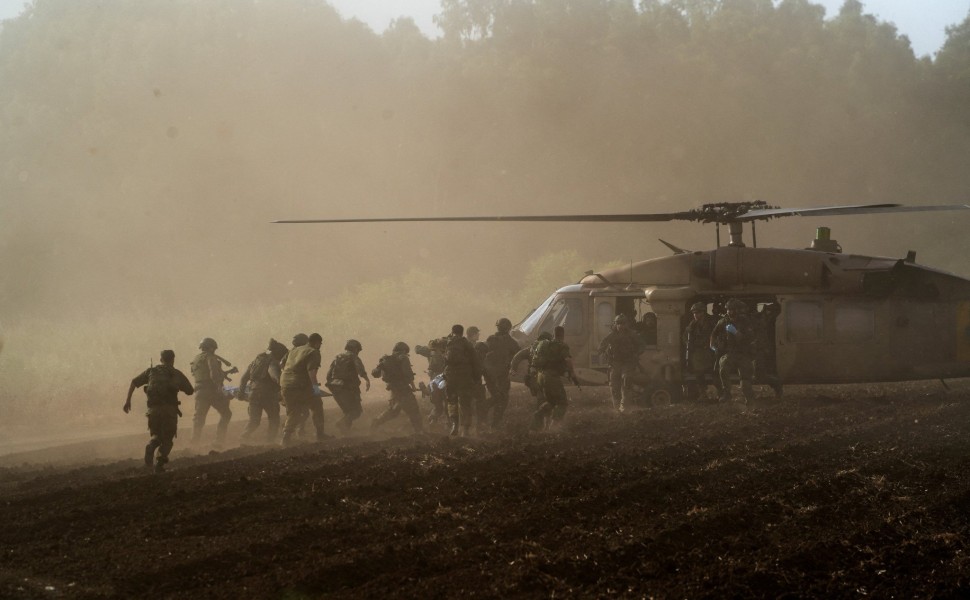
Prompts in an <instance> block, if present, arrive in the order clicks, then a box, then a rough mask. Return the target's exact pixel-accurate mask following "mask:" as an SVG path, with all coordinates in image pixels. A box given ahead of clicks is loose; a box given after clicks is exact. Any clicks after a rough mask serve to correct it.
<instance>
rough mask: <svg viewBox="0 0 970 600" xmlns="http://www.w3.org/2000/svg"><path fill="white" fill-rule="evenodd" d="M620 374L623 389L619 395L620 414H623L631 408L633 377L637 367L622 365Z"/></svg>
mask: <svg viewBox="0 0 970 600" xmlns="http://www.w3.org/2000/svg"><path fill="white" fill-rule="evenodd" d="M620 372H621V374H622V378H623V379H622V382H623V388H622V389H621V393H620V412H623V411H625V410H628V409H630V408H633V377H634V375H636V372H637V366H636V365H633V364H626V365H623V366H622V367H621V369H620Z"/></svg>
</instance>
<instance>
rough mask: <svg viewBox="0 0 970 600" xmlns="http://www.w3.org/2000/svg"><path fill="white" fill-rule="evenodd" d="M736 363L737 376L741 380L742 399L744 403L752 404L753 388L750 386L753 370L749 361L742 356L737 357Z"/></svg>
mask: <svg viewBox="0 0 970 600" xmlns="http://www.w3.org/2000/svg"><path fill="white" fill-rule="evenodd" d="M736 362H737V370H738V376H739V377H740V378H741V394H742V396H743V397H744V401H745V402H754V387H753V386H752V385H751V378H752V375H753V371H754V369H753V368H752V365H751V359H749V358H748V357H747V356H744V355H743V354H742V355H738V358H737V361H736Z"/></svg>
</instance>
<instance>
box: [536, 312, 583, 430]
mask: <svg viewBox="0 0 970 600" xmlns="http://www.w3.org/2000/svg"><path fill="white" fill-rule="evenodd" d="M554 331H555V338H554V339H552V340H544V341H542V342H539V344H538V345H537V346H536V351H535V356H534V357H533V360H532V363H533V364H534V365H535V367H536V369H537V370H538V376H537V385H538V387H539V390H540V394H541V398H542V404H540V405H539V409H538V410H536V412H535V414H534V415H533V417H532V430H533V431H542V430H544V429H546V428H548V427H549V426H550V425H551V424H558V423H560V422H562V419H563V417H564V416H565V415H566V408H567V407H568V405H569V400H568V398H567V397H566V388H565V387H564V386H563V384H562V378H563V377H565V376H567V375H568V376H569V380H570V381H572V382H573V384H574V385H576V386H579V380H578V379H577V378H576V372H575V371H574V370H573V359H572V357H571V355H570V353H569V346H568V345H567V344H566V342H565V341H563V340H564V339H565V337H566V330H565V329H564V328H562V327H556V328H555V330H554Z"/></svg>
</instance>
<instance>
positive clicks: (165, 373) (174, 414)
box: [122, 350, 195, 473]
mask: <svg viewBox="0 0 970 600" xmlns="http://www.w3.org/2000/svg"><path fill="white" fill-rule="evenodd" d="M161 361H162V363H161V364H160V365H156V366H154V367H151V368H149V369H147V370H146V371H145V372H144V373H142V374H141V375H139V376H138V377H135V378H134V379H132V380H131V385H130V386H129V387H128V398H127V399H126V400H125V405H124V406H123V407H122V410H124V411H125V413H128V412H130V411H131V395H132V393H134V391H135V388H139V387H141V386H145V394H146V395H147V396H148V413H147V414H146V416H147V417H148V432H149V434H151V440H150V441H149V442H148V445H147V446H145V466H146V467H151V466H152V460H154V461H155V472H156V473H161V472H162V471H164V470H165V463H167V462H168V454H169V452H171V451H172V446H173V445H174V440H175V435H176V434H177V433H178V425H179V417H181V416H182V412H181V411H179V404H180V402H179V400H178V393H179V392H182V393H183V394H185V395H186V396H191V395H192V393H193V392H194V391H195V390H194V389H193V387H192V384H191V383H189V380H188V378H187V377H186V376H185V375H184V374H182V372H181V371H179V370H178V369H176V368H175V353H174V352H172V351H171V350H162V355H161ZM155 450H158V457H157V458H156V457H155Z"/></svg>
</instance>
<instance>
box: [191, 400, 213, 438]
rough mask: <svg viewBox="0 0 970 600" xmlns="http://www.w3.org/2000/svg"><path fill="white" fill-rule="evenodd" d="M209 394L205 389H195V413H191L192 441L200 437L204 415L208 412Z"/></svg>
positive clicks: (203, 424)
mask: <svg viewBox="0 0 970 600" xmlns="http://www.w3.org/2000/svg"><path fill="white" fill-rule="evenodd" d="M210 400H211V396H210V394H208V393H207V391H206V390H205V389H201V390H197V391H196V394H195V414H194V415H192V443H196V442H198V441H199V440H200V439H202V428H203V427H205V417H206V415H208V414H209V408H211V406H212V405H211V404H210Z"/></svg>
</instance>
